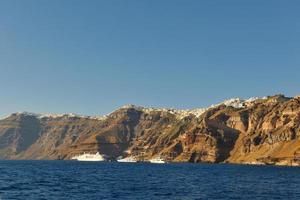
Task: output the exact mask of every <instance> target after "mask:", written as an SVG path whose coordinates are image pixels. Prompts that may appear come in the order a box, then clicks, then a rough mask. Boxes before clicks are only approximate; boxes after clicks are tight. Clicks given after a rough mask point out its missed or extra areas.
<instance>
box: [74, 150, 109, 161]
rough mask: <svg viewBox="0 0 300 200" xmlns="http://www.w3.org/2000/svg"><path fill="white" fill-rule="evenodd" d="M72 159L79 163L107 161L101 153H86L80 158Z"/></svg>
mask: <svg viewBox="0 0 300 200" xmlns="http://www.w3.org/2000/svg"><path fill="white" fill-rule="evenodd" d="M71 159H72V160H78V161H105V158H104V157H103V155H101V154H100V153H99V152H97V153H96V154H91V153H84V154H82V155H79V156H74V157H72V158H71Z"/></svg>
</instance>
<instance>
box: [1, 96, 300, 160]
mask: <svg viewBox="0 0 300 200" xmlns="http://www.w3.org/2000/svg"><path fill="white" fill-rule="evenodd" d="M299 125H300V102H299V98H285V97H283V96H280V95H278V96H273V97H269V98H268V99H260V100H256V101H254V102H251V103H249V105H247V106H244V107H241V108H234V107H230V106H225V105H219V106H216V107H214V108H211V109H209V110H207V111H206V112H204V113H203V114H202V115H201V116H198V117H197V116H195V115H192V114H191V115H186V116H184V117H178V114H176V113H174V112H170V111H168V110H158V109H157V110H147V111H145V110H143V109H139V108H137V107H134V106H132V107H130V106H129V107H125V108H121V109H119V110H117V111H115V112H113V113H112V114H110V115H109V116H108V117H106V118H105V119H101V120H98V119H93V118H85V117H76V116H67V115H66V116H60V117H55V118H53V117H44V118H40V117H37V116H34V115H27V114H14V115H11V116H10V117H8V118H6V119H4V120H0V157H1V158H4V159H69V158H71V157H72V156H74V155H77V154H81V153H83V152H97V151H99V152H100V153H102V154H106V155H107V156H109V157H111V158H112V159H115V158H117V157H119V156H127V155H133V156H136V157H138V158H139V159H141V160H143V159H149V158H152V157H155V156H157V155H160V156H162V157H164V158H165V159H167V160H170V161H176V162H210V163H219V162H232V163H267V164H297V163H298V156H299V154H300V140H299V135H300V127H299Z"/></svg>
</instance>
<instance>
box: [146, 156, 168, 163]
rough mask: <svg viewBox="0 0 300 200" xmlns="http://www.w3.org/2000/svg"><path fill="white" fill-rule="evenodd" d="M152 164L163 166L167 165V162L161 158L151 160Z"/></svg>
mask: <svg viewBox="0 0 300 200" xmlns="http://www.w3.org/2000/svg"><path fill="white" fill-rule="evenodd" d="M149 162H150V163H158V164H163V163H166V161H165V160H163V159H162V158H161V157H155V158H152V159H150V160H149Z"/></svg>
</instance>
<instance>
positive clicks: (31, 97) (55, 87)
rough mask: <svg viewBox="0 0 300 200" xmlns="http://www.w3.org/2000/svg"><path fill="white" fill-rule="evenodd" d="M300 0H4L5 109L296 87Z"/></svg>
mask: <svg viewBox="0 0 300 200" xmlns="http://www.w3.org/2000/svg"><path fill="white" fill-rule="evenodd" d="M299 11H300V1H298V0H289V1H285V0H280V1H278V0H264V1H262V0H243V1H241V0H234V1H233V0H226V1H224V0H206V1H204V0H203V1H198V0H193V1H192V0H180V1H179V0H163V1H161V0H151V1H150V0H126V1H124V0H106V1H104V0H88V1H85V0H80V1H79V0H43V1H41V0H35V1H33V0H26V1H24V0H18V1H17V0H1V1H0V91H1V96H0V116H3V115H6V114H8V113H11V112H16V111H30V112H41V113H65V112H73V113H78V114H85V115H98V114H105V113H107V112H110V111H112V110H114V109H116V108H117V107H119V106H122V105H124V104H128V103H132V104H137V105H144V106H154V107H174V108H196V107H204V106H207V105H210V104H213V103H217V102H219V101H222V100H224V99H227V98H231V97H242V98H247V97H251V96H265V95H272V94H276V93H285V94H286V95H288V96H294V95H296V94H300V12H299Z"/></svg>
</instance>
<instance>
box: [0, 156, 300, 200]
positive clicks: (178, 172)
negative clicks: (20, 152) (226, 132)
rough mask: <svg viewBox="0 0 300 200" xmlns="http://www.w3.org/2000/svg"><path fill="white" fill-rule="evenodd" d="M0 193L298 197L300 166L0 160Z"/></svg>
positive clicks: (19, 196) (15, 195) (31, 195)
mask: <svg viewBox="0 0 300 200" xmlns="http://www.w3.org/2000/svg"><path fill="white" fill-rule="evenodd" d="M0 199H1V200H5V199H55V200H56V199H68V200H70V199H85V200H89V199H121V200H126V199H300V168H293V167H275V166H243V165H225V164H224V165H223V164H222V165H212V164H163V165H161V164H147V163H132V164H125V163H114V162H107V163H100V162H99V163H97V162H96V163H93V162H77V161H0Z"/></svg>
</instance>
